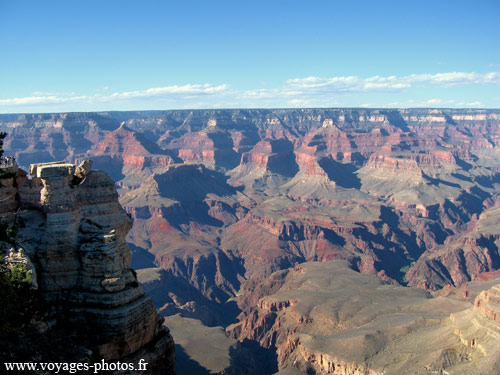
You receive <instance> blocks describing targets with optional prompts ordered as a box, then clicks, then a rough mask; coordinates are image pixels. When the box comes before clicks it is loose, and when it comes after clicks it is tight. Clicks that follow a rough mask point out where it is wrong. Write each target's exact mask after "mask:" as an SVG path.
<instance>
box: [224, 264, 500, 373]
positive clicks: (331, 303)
mask: <svg viewBox="0 0 500 375" xmlns="http://www.w3.org/2000/svg"><path fill="white" fill-rule="evenodd" d="M497 288H498V287H494V288H492V289H491V290H490V291H485V292H482V293H481V294H480V295H479V297H477V299H476V302H475V306H474V307H473V306H472V305H471V304H469V303H465V302H459V301H454V300H451V299H445V298H443V297H438V298H431V297H430V295H428V294H427V293H425V292H423V291H421V290H419V289H413V288H402V287H395V286H390V285H384V284H383V283H382V282H381V281H380V280H378V279H377V278H374V277H371V276H365V275H360V274H359V273H356V272H354V271H352V270H350V269H349V268H348V264H346V263H344V262H340V261H332V262H328V263H304V264H301V265H299V266H296V267H294V268H293V269H290V270H287V271H280V272H278V273H276V274H273V275H272V276H271V278H270V279H269V281H268V282H266V283H264V284H262V285H260V286H258V287H257V288H256V290H255V291H254V293H255V294H257V295H264V297H261V298H260V299H259V300H258V303H257V304H256V306H255V307H253V308H250V309H248V310H247V311H246V312H245V315H244V317H242V320H241V322H239V323H237V324H234V325H232V326H229V327H228V332H229V333H230V335H231V337H234V338H238V339H239V340H243V339H250V340H256V341H258V342H259V343H260V344H261V345H262V346H264V347H267V348H273V349H274V350H276V353H277V357H278V364H279V367H280V369H281V370H284V369H286V368H295V369H298V370H300V373H314V374H378V373H384V374H426V373H429V372H444V371H446V372H448V373H453V374H470V373H476V374H479V373H484V374H493V373H495V372H494V371H495V369H497V370H498V368H500V352H499V348H498V346H497V345H495V342H497V340H498V337H500V336H499V333H500V325H499V324H498V321H497V320H498V319H497V318H498V316H497V313H498V302H499V300H498V290H497ZM450 314H451V315H450ZM492 371H493V372H492ZM280 373H281V372H280ZM283 373H284V372H283Z"/></svg>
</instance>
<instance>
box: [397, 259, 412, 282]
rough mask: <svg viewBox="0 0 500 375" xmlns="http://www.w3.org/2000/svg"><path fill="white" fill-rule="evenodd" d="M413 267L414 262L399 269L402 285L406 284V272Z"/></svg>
mask: <svg viewBox="0 0 500 375" xmlns="http://www.w3.org/2000/svg"><path fill="white" fill-rule="evenodd" d="M414 265H415V262H411V263H410V264H408V265H406V266H404V267H401V268H400V269H399V272H401V273H402V274H403V277H402V281H403V282H404V283H406V282H407V280H406V273H407V272H408V271H409V270H410V269H411V268H412V267H413V266H414Z"/></svg>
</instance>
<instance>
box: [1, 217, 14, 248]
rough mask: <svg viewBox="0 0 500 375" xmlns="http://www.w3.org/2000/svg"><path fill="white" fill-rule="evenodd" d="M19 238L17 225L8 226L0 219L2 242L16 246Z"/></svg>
mask: <svg viewBox="0 0 500 375" xmlns="http://www.w3.org/2000/svg"><path fill="white" fill-rule="evenodd" d="M16 237H17V225H15V224H13V225H8V224H7V223H5V222H3V221H2V220H1V219H0V241H1V242H7V243H10V244H11V245H14V242H15V240H16Z"/></svg>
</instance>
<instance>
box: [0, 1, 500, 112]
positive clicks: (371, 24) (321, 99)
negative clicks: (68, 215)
mask: <svg viewBox="0 0 500 375" xmlns="http://www.w3.org/2000/svg"><path fill="white" fill-rule="evenodd" d="M499 17H500V1H498V0H493V1H488V0H484V1H460V0H453V1H448V0H441V1H437V0H433V1H427V0H418V1H417V0H405V1H404V0H399V1H373V0H372V1H356V0H352V1H347V0H345V1H315V0H309V1H292V0H289V1H278V0H276V1H273V0H268V1H258V0H257V1H245V2H243V1H238V0H233V1H218V0H212V1H206V0H205V1H189V0H185V1H182V2H181V1H151V0H141V1H138V0H136V1H127V0H120V1H114V0H106V1H104V0H99V1H94V0H85V1H79V0H64V1H57V0H47V1H39V0H38V1H24V0H0V48H1V49H0V50H1V51H2V52H1V57H0V113H13V112H15V113H17V112H64V111H101V110H139V109H177V108H235V107H245V108H258V107H362V106H364V107H487V108H499V107H500V23H499V22H498V19H499Z"/></svg>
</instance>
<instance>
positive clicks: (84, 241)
mask: <svg viewBox="0 0 500 375" xmlns="http://www.w3.org/2000/svg"><path fill="white" fill-rule="evenodd" d="M30 172H31V174H30V175H28V174H27V173H26V172H24V171H22V170H19V171H18V172H17V175H16V177H15V178H13V179H12V180H15V181H12V182H13V183H12V184H7V185H6V186H5V187H3V186H2V188H0V190H1V192H2V194H3V195H5V196H6V197H8V198H12V194H11V193H10V190H12V189H15V190H16V194H15V198H13V199H10V201H11V202H10V205H9V207H10V206H16V207H15V208H16V210H17V213H16V214H15V220H16V222H17V223H18V228H19V229H18V235H17V242H18V243H19V246H21V247H22V249H23V251H24V253H25V254H26V255H27V256H28V257H29V258H30V259H31V260H32V263H33V264H34V266H35V269H36V275H37V282H38V288H39V291H40V293H41V295H42V297H43V299H44V300H45V301H46V302H47V303H49V304H50V305H51V312H50V314H51V316H52V318H53V319H55V320H56V321H60V322H61V321H63V322H65V323H69V324H71V326H73V327H74V330H75V332H77V333H78V334H79V335H80V337H81V342H82V344H84V345H86V346H87V347H89V348H90V349H91V350H92V351H94V353H96V354H97V355H98V357H100V358H103V359H105V360H117V359H124V358H127V359H128V360H129V361H131V362H133V361H136V360H139V359H140V358H145V359H147V360H148V361H149V362H150V366H149V368H148V373H151V374H168V373H171V372H172V371H173V370H172V369H173V364H174V362H175V354H174V343H173V340H172V338H171V336H170V334H169V332H168V330H167V329H166V328H164V327H163V326H162V323H163V318H160V317H159V316H158V315H157V313H156V308H155V306H154V304H153V301H152V300H151V298H150V297H149V296H147V295H146V294H145V293H144V290H143V288H142V286H141V285H140V284H139V283H138V281H137V278H136V275H135V272H134V271H133V270H132V269H131V266H130V259H131V254H130V250H129V248H128V245H127V243H126V241H125V236H126V235H127V233H128V231H129V230H130V229H131V227H132V223H133V220H132V218H131V217H130V216H129V215H128V214H127V213H126V212H125V211H124V210H123V208H122V207H121V206H120V204H119V203H118V194H117V192H116V189H115V186H114V182H113V181H112V180H111V179H110V177H109V176H108V175H107V174H106V173H105V172H103V171H93V170H90V163H89V162H88V161H86V162H83V163H82V164H81V165H80V166H78V167H76V166H75V165H73V164H66V163H45V164H35V165H32V166H31V168H30ZM16 210H15V211H14V212H16Z"/></svg>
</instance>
